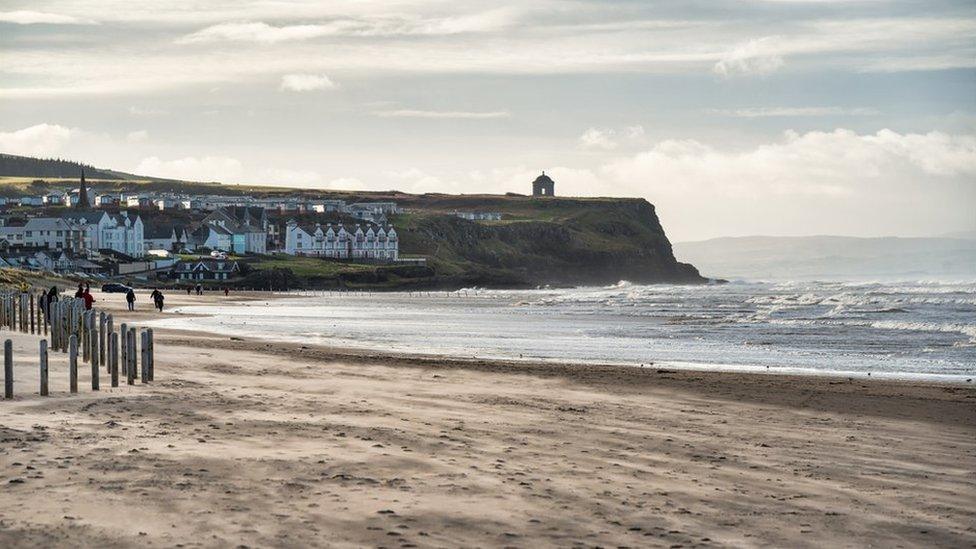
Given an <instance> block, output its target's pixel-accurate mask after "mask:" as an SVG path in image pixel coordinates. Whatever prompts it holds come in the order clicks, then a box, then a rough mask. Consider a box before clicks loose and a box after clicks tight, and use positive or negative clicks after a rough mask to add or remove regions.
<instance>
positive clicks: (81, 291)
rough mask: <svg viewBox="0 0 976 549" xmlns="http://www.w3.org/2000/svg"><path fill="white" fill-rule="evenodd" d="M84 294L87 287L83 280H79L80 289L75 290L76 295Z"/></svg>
mask: <svg viewBox="0 0 976 549" xmlns="http://www.w3.org/2000/svg"><path fill="white" fill-rule="evenodd" d="M83 295H85V287H84V286H83V285H82V284H81V282H79V283H78V291H77V292H75V297H81V296H83Z"/></svg>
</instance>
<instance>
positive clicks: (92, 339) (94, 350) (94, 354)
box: [88, 311, 102, 368]
mask: <svg viewBox="0 0 976 549" xmlns="http://www.w3.org/2000/svg"><path fill="white" fill-rule="evenodd" d="M94 313H95V311H92V315H91V317H90V318H91V335H90V336H89V337H88V339H89V343H90V346H91V350H90V351H89V352H88V354H89V356H90V357H91V363H92V366H93V367H96V368H97V367H98V366H101V365H102V363H101V362H99V361H98V326H97V325H96V324H95V314H94Z"/></svg>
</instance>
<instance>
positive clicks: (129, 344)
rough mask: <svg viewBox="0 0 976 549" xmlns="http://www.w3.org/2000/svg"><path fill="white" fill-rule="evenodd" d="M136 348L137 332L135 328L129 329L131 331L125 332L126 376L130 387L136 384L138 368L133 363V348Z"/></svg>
mask: <svg viewBox="0 0 976 549" xmlns="http://www.w3.org/2000/svg"><path fill="white" fill-rule="evenodd" d="M135 346H136V330H135V328H129V331H128V332H125V349H126V351H125V375H126V380H127V381H128V383H129V385H134V384H135V382H136V366H135V363H134V362H133V361H132V354H133V351H134V349H133V348H134V347H135Z"/></svg>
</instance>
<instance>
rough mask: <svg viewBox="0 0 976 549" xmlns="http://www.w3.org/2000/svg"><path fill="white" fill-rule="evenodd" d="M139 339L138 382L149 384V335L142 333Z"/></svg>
mask: <svg viewBox="0 0 976 549" xmlns="http://www.w3.org/2000/svg"><path fill="white" fill-rule="evenodd" d="M139 335H140V338H141V339H142V341H141V342H140V343H141V344H142V368H141V370H140V372H139V374H140V375H139V381H140V382H142V383H148V382H149V333H148V332H142V333H141V334H139Z"/></svg>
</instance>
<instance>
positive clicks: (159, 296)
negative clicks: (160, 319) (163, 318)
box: [153, 290, 164, 312]
mask: <svg viewBox="0 0 976 549" xmlns="http://www.w3.org/2000/svg"><path fill="white" fill-rule="evenodd" d="M163 299H164V298H163V292H160V291H158V290H157V291H156V297H154V298H153V303H155V304H156V308H157V309H159V312H163Z"/></svg>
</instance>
